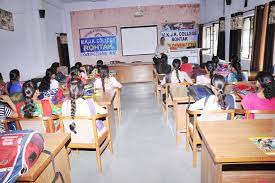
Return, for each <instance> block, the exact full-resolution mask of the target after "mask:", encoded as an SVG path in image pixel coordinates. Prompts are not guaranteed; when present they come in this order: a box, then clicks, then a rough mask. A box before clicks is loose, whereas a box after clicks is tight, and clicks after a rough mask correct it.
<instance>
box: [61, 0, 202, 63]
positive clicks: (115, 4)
mask: <svg viewBox="0 0 275 183" xmlns="http://www.w3.org/2000/svg"><path fill="white" fill-rule="evenodd" d="M195 3H200V0H165V1H164V0H113V1H112V3H110V1H109V0H107V1H98V2H75V3H66V4H65V11H66V12H65V27H66V28H65V29H66V31H65V32H66V33H67V34H68V47H69V55H70V62H71V65H74V64H75V57H74V48H73V40H72V29H71V16H70V12H71V11H81V10H90V9H106V8H119V7H131V6H151V5H169V4H195Z"/></svg>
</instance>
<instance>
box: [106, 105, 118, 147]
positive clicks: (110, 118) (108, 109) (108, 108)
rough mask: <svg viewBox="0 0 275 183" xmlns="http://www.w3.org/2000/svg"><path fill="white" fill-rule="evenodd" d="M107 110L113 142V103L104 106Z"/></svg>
mask: <svg viewBox="0 0 275 183" xmlns="http://www.w3.org/2000/svg"><path fill="white" fill-rule="evenodd" d="M106 109H107V112H108V114H109V123H110V129H111V138H112V141H113V143H114V142H115V138H116V129H117V127H116V123H115V118H114V105H113V104H111V105H108V106H106Z"/></svg>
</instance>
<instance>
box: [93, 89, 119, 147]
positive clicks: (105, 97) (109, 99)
mask: <svg viewBox="0 0 275 183" xmlns="http://www.w3.org/2000/svg"><path fill="white" fill-rule="evenodd" d="M97 92H98V94H96V95H94V96H93V99H94V101H96V102H97V103H98V104H99V105H100V106H102V107H104V108H106V110H107V113H108V114H109V123H110V128H111V137H112V140H113V142H115V137H116V129H117V128H116V123H115V117H114V100H115V96H116V91H115V90H106V91H105V92H103V90H97Z"/></svg>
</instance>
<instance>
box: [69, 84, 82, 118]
mask: <svg viewBox="0 0 275 183" xmlns="http://www.w3.org/2000/svg"><path fill="white" fill-rule="evenodd" d="M69 90H70V91H69V93H70V99H71V117H72V119H74V118H75V113H76V103H75V101H76V100H77V99H78V98H80V97H82V96H83V92H84V84H83V83H82V81H81V80H80V79H72V80H71V81H70V83H69Z"/></svg>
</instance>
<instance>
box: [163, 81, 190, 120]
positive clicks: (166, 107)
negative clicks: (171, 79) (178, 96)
mask: <svg viewBox="0 0 275 183" xmlns="http://www.w3.org/2000/svg"><path fill="white" fill-rule="evenodd" d="M171 85H177V86H178V87H188V86H189V83H187V82H182V83H166V84H164V85H163V86H162V94H164V95H165V98H166V100H165V102H164V101H163V100H162V111H163V113H164V118H165V121H166V122H167V121H168V113H169V106H173V101H172V99H171V96H170V92H169V88H170V86H171ZM161 98H162V97H161Z"/></svg>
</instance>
